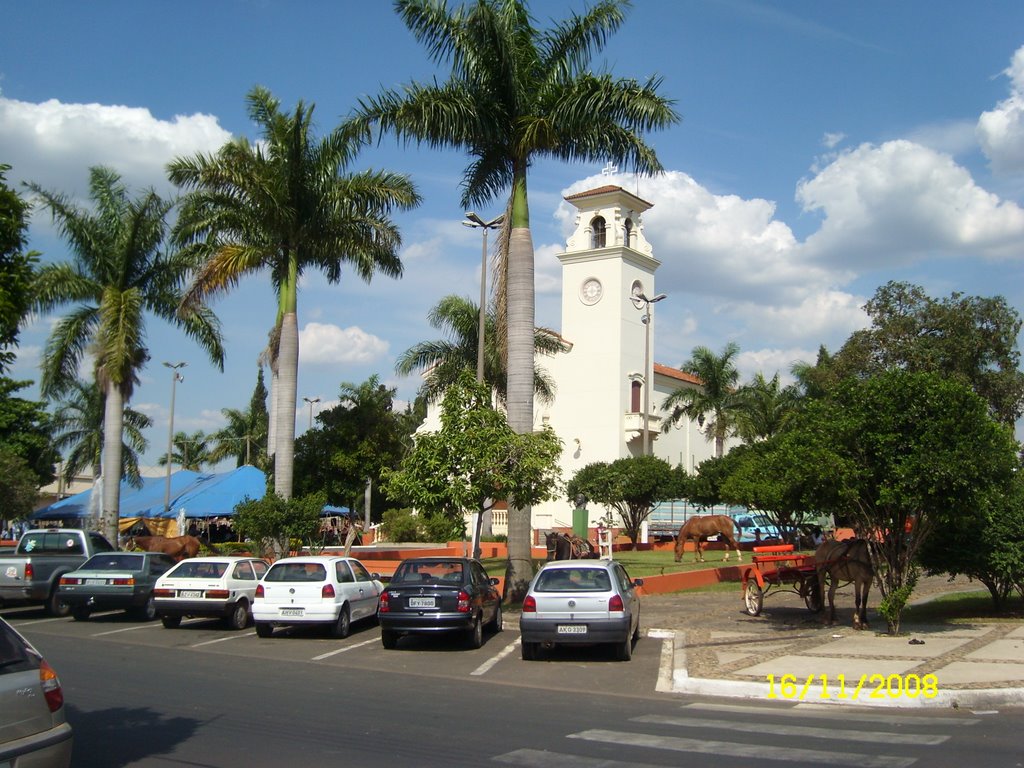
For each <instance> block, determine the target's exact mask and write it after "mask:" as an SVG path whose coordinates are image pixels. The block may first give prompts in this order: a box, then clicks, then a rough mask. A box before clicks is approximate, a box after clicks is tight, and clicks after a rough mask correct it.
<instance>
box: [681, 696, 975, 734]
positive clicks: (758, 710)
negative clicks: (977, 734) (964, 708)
mask: <svg viewBox="0 0 1024 768" xmlns="http://www.w3.org/2000/svg"><path fill="white" fill-rule="evenodd" d="M683 709H700V710H704V711H707V712H732V713H734V714H740V715H743V714H747V715H776V714H778V715H785V714H790V713H792V712H801V713H806V714H812V713H813V715H814V717H815V718H817V719H826V720H829V719H830V720H843V721H845V722H850V723H885V724H886V725H936V724H941V725H942V727H943V728H945V727H946V726H947V725H954V726H959V725H974V724H975V723H980V722H981V721H980V720H977V719H974V718H966V717H957V718H952V717H949V718H943V719H941V720H938V719H936V718H935V717H926V716H923V715H896V716H894V715H886V714H869V713H865V712H851V711H850V710H848V709H843V710H842V711H836V708H835V707H830V706H828V705H823V704H813V703H803V704H797V705H795V706H794V707H792V708H791V709H769V708H768V707H759V706H753V705H743V704H713V703H711V702H706V703H693V704H686V705H684V706H683Z"/></svg>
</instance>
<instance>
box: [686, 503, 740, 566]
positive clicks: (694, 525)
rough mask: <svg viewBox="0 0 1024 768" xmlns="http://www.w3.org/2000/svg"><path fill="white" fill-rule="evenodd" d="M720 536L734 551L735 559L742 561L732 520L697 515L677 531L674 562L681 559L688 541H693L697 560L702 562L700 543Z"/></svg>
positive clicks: (724, 517)
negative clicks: (710, 537) (711, 537)
mask: <svg viewBox="0 0 1024 768" xmlns="http://www.w3.org/2000/svg"><path fill="white" fill-rule="evenodd" d="M716 535H717V536H721V537H722V538H723V539H725V543H726V544H727V545H729V547H731V548H732V549H735V550H736V559H737V560H740V561H742V560H743V555H742V554H741V553H740V545H739V544H738V543H737V542H736V528H735V523H733V519H732V518H731V517H729V516H728V515H697V516H695V517H691V518H690V519H689V520H687V521H686V522H685V523H683V527H682V528H680V529H679V535H678V536H676V562H677V563H678V562H679V561H680V560H682V559H683V548H684V547H685V546H686V542H687V541H689V540H690V539H693V540H694V543H695V548H696V550H697V560H698V561H700V562H702V563H703V562H704V551H703V548H702V547H701V543H702V542H704V541H707V539H708V537H709V536H716ZM724 559H725V560H726V561H727V560H728V559H729V550H728V549H726V550H725V558H724Z"/></svg>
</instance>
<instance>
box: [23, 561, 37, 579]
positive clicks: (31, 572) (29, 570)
mask: <svg viewBox="0 0 1024 768" xmlns="http://www.w3.org/2000/svg"><path fill="white" fill-rule="evenodd" d="M35 575H36V570H35V568H33V567H32V563H25V580H26V581H28V580H31V578H32V577H33V576H35Z"/></svg>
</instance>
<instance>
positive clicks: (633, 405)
mask: <svg viewBox="0 0 1024 768" xmlns="http://www.w3.org/2000/svg"><path fill="white" fill-rule="evenodd" d="M629 395H630V398H629V412H630V413H640V382H639V381H637V380H636V379H633V382H632V383H631V384H630V392H629Z"/></svg>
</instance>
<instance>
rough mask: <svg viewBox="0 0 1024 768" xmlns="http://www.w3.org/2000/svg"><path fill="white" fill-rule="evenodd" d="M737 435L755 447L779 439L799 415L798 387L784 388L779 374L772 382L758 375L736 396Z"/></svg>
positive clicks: (773, 377)
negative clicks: (785, 428) (760, 443)
mask: <svg viewBox="0 0 1024 768" xmlns="http://www.w3.org/2000/svg"><path fill="white" fill-rule="evenodd" d="M737 399H738V400H739V405H738V408H739V410H738V412H737V414H736V433H737V434H738V435H739V436H740V439H742V440H743V442H745V443H747V444H748V445H749V444H750V443H754V442H756V441H758V440H766V439H768V438H769V437H773V436H774V435H777V434H778V433H779V432H780V431H781V430H782V427H783V425H784V424H785V423H786V420H787V419H789V417H790V416H791V415H792V414H793V413H794V412H795V411H796V409H797V407H798V403H799V400H800V393H799V391H798V390H797V388H796V387H794V386H792V385H790V386H787V387H783V386H782V384H781V383H780V382H779V374H777V373H776V374H775V375H774V376H772V378H771V380H770V381H769V380H768V379H766V378H765V377H764V374H763V373H760V372H758V373H757V374H756V375H755V376H754V379H753V381H751V382H750V383H749V384H745V385H744V386H742V387H741V388H740V390H739V391H738V392H737Z"/></svg>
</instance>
